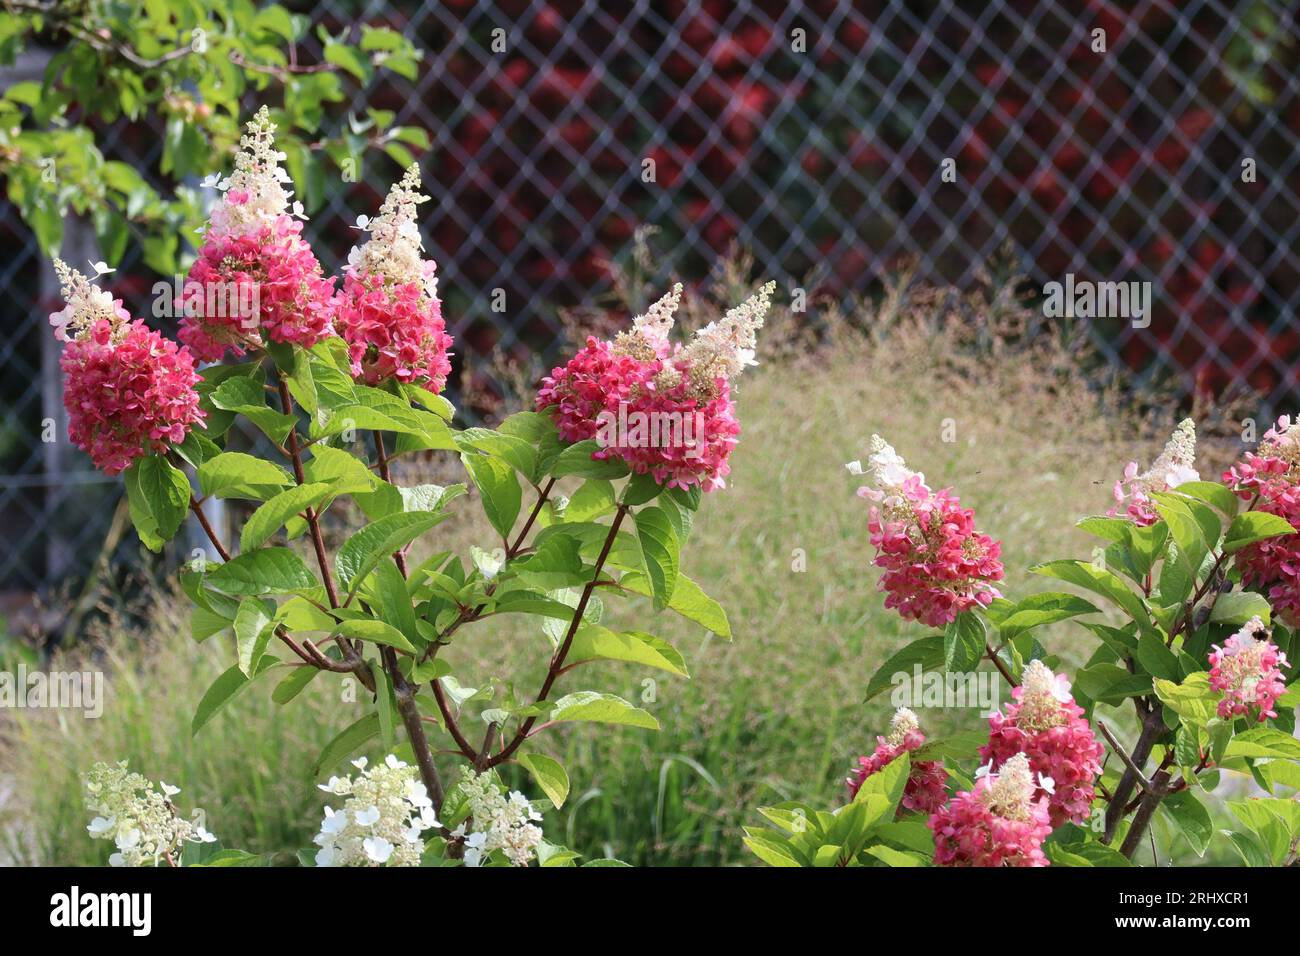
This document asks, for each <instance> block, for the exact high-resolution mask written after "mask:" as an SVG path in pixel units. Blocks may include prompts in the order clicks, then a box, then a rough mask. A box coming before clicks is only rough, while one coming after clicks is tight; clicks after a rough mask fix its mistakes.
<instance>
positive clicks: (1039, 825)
mask: <svg viewBox="0 0 1300 956" xmlns="http://www.w3.org/2000/svg"><path fill="white" fill-rule="evenodd" d="M1034 793H1035V786H1034V779H1033V775H1032V773H1031V772H1030V770H1029V759H1028V758H1027V757H1026V756H1025V755H1024V754H1018V755H1016V756H1014V757H1012V758H1011V759H1010V760H1008V761H1007V762H1006V763H1005V764H1003V766H1002V770H1001V771H1000V772H998V773H992V774H986V775H985V776H982V777H980V778H979V779H978V780H976V781H975V787H974V789H972V790H967V791H963V792H962V793H959V794H957V796H955V797H953V798H952V800H951V801H950V802H949V803H948V805H947V806H945V807H942V808H940V809H939V810H938V811H936V812H935V813H934V815H932V816H931V817H930V820H929V823H928V824H927V826H929V828H930V829H931V830H932V831H933V832H934V862H935V864H936V865H937V866H1047V865H1048V862H1047V857H1046V856H1045V855H1044V854H1043V850H1042V845H1043V841H1044V840H1046V839H1047V837H1048V836H1049V835H1050V834H1051V832H1052V825H1051V823H1050V822H1049V817H1048V809H1047V801H1046V800H1044V799H1041V798H1039V799H1035V798H1034Z"/></svg>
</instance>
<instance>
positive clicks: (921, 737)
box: [845, 707, 948, 815]
mask: <svg viewBox="0 0 1300 956" xmlns="http://www.w3.org/2000/svg"><path fill="white" fill-rule="evenodd" d="M923 743H925V734H923V733H921V728H920V724H919V722H918V721H917V719H916V714H914V713H913V712H912V711H910V710H908V709H907V708H906V707H900V708H898V710H897V712H896V713H895V714H894V717H893V720H891V721H890V725H889V735H888V736H887V737H877V738H876V749H875V751H874V752H873V753H871V754H870V755H869V756H866V757H859V758H858V766H857V768H856V769H855V770H854V771H853V772H852V773H851V774H850V775H849V778H848V780H846V781H845V782H846V783H847V784H848V787H849V797H850V798H852V797H854V796H856V795H857V792H858V791H859V790H860V789H861V788H862V784H863V783H864V782H865V781H866V779H867V778H868V777H870V776H871V775H873V774H876V773H879V772H880V771H881V770H883V769H884V768H885V767H886V766H888V765H889V764H890V763H892V762H893V761H894V760H895V759H897V758H898V756H899V754H904V753H911V752H912V751H913V750H916V749H917V748H918V747H920V746H921V745H922V744H923ZM947 782H948V774H947V773H946V772H945V771H944V769H943V762H942V761H939V760H914V761H912V766H911V768H910V769H909V771H908V775H907V783H906V784H905V785H904V787H903V798H902V800H900V801H899V807H898V813H899V814H900V815H901V814H902V813H903V812H904V811H906V810H914V811H920V812H922V813H926V814H930V813H933V812H934V811H936V810H938V809H939V808H940V807H942V806H943V804H944V801H945V800H947V799H948V793H947V791H946V790H945V789H944V786H945V785H946V784H947Z"/></svg>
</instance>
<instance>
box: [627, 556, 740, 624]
mask: <svg viewBox="0 0 1300 956" xmlns="http://www.w3.org/2000/svg"><path fill="white" fill-rule="evenodd" d="M618 584H619V587H621V588H624V589H626V590H628V591H632V592H634V593H636V594H640V595H643V596H644V597H650V594H651V591H650V582H649V581H648V580H647V579H646V576H645V575H644V574H643V573H641V572H639V571H629V572H628V573H626V574H624V575H623V576H622V577H621V578H619V582H618ZM668 610H670V611H675V612H676V613H678V614H680V615H681V616H682V617H684V618H686V619H687V620H688V621H694V622H695V623H696V624H701V625H703V626H704V627H706V628H708V629H709V630H710V631H712V632H713V633H714V634H717V635H718V636H719V637H722V638H725V639H727V640H728V641H729V640H731V624H730V623H729V622H728V621H727V612H726V611H725V610H724V609H723V607H722V605H721V604H719V603H718V602H717V601H715V600H713V598H711V597H709V596H708V595H707V594H705V593H704V591H703V590H702V589H701V588H700V586H699V585H698V584H696V583H695V582H694V581H693V580H691V579H690V578H688V577H687V576H686V575H684V574H678V575H677V586H676V587H675V588H673V596H672V599H671V600H670V601H669V602H668Z"/></svg>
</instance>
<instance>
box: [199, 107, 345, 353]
mask: <svg viewBox="0 0 1300 956" xmlns="http://www.w3.org/2000/svg"><path fill="white" fill-rule="evenodd" d="M274 133H275V124H273V123H272V122H271V118H270V114H269V113H268V112H267V109H266V107H265V106H264V107H262V108H261V109H260V110H258V111H257V115H256V116H254V117H253V119H252V120H250V121H249V123H248V125H247V127H246V132H245V134H244V136H243V137H242V138H241V139H240V141H239V146H240V149H239V153H238V155H237V156H236V157H235V170H234V172H233V173H232V174H231V175H230V176H229V177H228V178H226V179H220V180H216V181H215V182H213V183H212V185H214V186H215V187H216V188H217V189H218V190H220V191H221V192H222V196H221V198H220V199H219V200H218V201H217V203H216V206H215V207H214V208H213V210H212V214H211V221H210V226H209V228H208V231H207V234H206V236H205V237H204V240H203V246H202V248H201V249H200V250H199V255H198V258H197V259H196V260H195V262H194V265H193V266H191V267H190V273H189V276H188V278H187V279H186V281H185V286H184V288H183V290H182V294H181V297H180V300H179V303H178V304H179V305H180V307H181V308H182V309H183V311H184V317H183V318H182V319H181V326H180V331H179V335H180V339H181V341H182V342H184V343H185V344H186V345H188V346H189V347H190V348H191V349H192V350H193V351H194V354H195V355H197V356H198V357H199V358H200V359H202V360H203V361H205V362H216V361H220V360H221V358H222V357H223V356H224V355H225V354H226V352H227V351H230V352H233V353H234V354H235V355H242V354H244V352H245V351H246V350H248V349H257V348H263V347H265V346H266V345H268V344H270V343H272V342H278V343H292V344H295V345H301V346H303V347H304V348H310V347H311V346H312V345H314V344H315V343H316V342H317V341H318V340H319V339H321V338H322V337H323V336H325V335H328V334H329V332H330V320H331V318H332V316H333V312H334V304H333V295H334V285H333V281H332V280H330V279H327V278H326V277H325V276H324V275H323V274H322V272H321V266H320V263H319V262H318V261H317V260H316V255H315V253H313V252H312V250H311V246H309V245H308V244H307V242H306V240H304V239H303V238H302V222H301V221H299V218H300V217H301V215H302V206H301V203H294V207H293V212H292V213H291V212H290V208H289V200H290V197H291V196H292V193H291V192H290V191H289V190H286V189H285V186H286V184H289V183H290V179H289V175H288V173H286V172H285V170H284V168H283V167H281V165H280V163H281V162H282V161H283V160H284V159H285V154H284V153H282V152H280V151H279V150H277V149H276V148H275V140H274ZM296 217H298V218H296Z"/></svg>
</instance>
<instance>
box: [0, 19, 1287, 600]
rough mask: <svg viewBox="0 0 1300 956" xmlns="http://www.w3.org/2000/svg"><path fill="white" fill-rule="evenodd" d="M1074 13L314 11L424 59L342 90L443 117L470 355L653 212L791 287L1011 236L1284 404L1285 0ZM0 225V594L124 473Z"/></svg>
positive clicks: (1152, 366) (152, 140) (1187, 378)
mask: <svg viewBox="0 0 1300 956" xmlns="http://www.w3.org/2000/svg"><path fill="white" fill-rule="evenodd" d="M615 6H617V7H619V9H614V7H615ZM1066 6H1067V5H1060V6H1057V5H1050V4H1041V3H1036V2H1027V0H1025V2H1021V0H981V2H971V3H967V2H955V0H943V2H916V0H910V2H877V3H868V2H862V3H847V2H807V3H794V4H791V3H785V2H755V0H738V2H733V0H729V2H722V0H665V2H659V3H649V2H637V3H632V4H626V5H608V4H600V3H595V2H577V0H572V2H553V3H547V2H541V0H533V2H527V0H514V2H506V3H502V4H493V5H486V4H477V3H469V2H455V0H452V2H444V3H437V2H433V0H426V2H419V3H366V4H361V3H346V2H341V0H326V2H324V3H319V4H310V5H303V6H302V7H301V9H302V10H303V12H307V13H310V15H311V16H312V17H313V18H314V19H316V20H317V21H318V22H320V23H323V24H325V25H326V26H327V27H329V28H330V29H332V30H333V31H335V32H336V33H337V31H338V29H340V28H341V27H343V26H346V25H347V24H353V23H356V22H358V21H367V22H370V23H386V24H388V25H391V26H393V27H395V28H398V29H400V30H402V31H403V32H405V33H407V34H408V35H411V36H413V37H414V38H416V39H417V40H418V42H419V43H420V45H421V46H423V47H424V48H425V50H426V54H425V59H424V62H423V64H422V67H421V69H420V72H419V75H418V77H417V78H416V79H415V80H414V81H413V82H410V83H407V82H404V81H400V80H399V81H397V82H393V81H391V80H386V81H384V82H383V83H382V84H380V85H374V86H372V87H371V88H369V89H366V90H363V91H360V92H358V93H357V94H356V97H355V99H354V102H353V103H352V107H353V109H354V110H356V111H357V112H362V111H363V110H364V108H365V107H367V106H369V107H375V108H380V109H390V110H393V111H395V112H396V114H397V120H396V121H397V122H398V123H402V124H407V125H418V126H422V127H424V128H425V129H427V130H428V131H429V133H430V135H431V139H432V148H431V150H430V151H429V153H428V154H427V155H426V156H423V157H421V158H422V165H423V168H424V171H425V178H426V182H428V183H429V184H430V186H431V190H432V192H433V195H434V200H435V201H434V202H433V203H431V204H430V206H429V207H425V209H427V210H428V212H427V218H426V245H427V246H428V247H429V248H430V249H431V250H432V254H433V255H434V257H435V258H436V259H437V261H438V263H439V269H440V276H441V278H440V290H442V292H443V295H444V297H445V307H444V312H445V314H446V315H447V316H448V319H449V325H450V326H451V330H452V332H453V334H454V335H455V336H456V339H457V351H458V352H459V353H460V359H459V361H461V362H464V361H467V360H468V361H471V362H472V361H474V359H475V357H476V356H482V355H484V354H486V353H488V352H490V351H492V350H493V349H494V348H497V347H502V348H506V349H511V348H515V349H520V350H523V349H527V350H529V351H533V352H538V351H540V352H541V353H542V354H544V355H551V354H553V351H554V344H555V341H556V338H557V334H558V331H559V327H558V322H557V309H558V308H559V307H562V306H566V305H571V304H577V303H580V302H584V301H590V299H591V298H592V296H594V295H596V294H599V293H600V292H601V291H602V290H604V289H606V288H607V287H608V283H609V278H608V263H609V262H610V261H616V260H618V258H619V257H620V256H621V255H624V254H626V250H627V248H628V245H629V240H630V238H631V236H632V235H633V232H634V230H635V229H636V228H637V226H638V225H640V224H650V225H653V226H655V227H657V228H658V229H659V230H660V232H659V234H658V237H657V248H658V249H659V250H660V253H661V256H662V262H661V263H660V265H661V267H662V271H663V273H664V275H665V276H667V275H669V274H672V273H675V274H678V275H680V276H682V277H683V278H685V279H687V280H692V279H699V278H701V277H702V276H703V275H704V274H705V273H706V272H707V269H708V267H709V265H710V264H711V263H712V262H713V261H714V260H715V259H716V257H717V256H718V254H719V253H720V252H722V251H724V250H726V249H727V248H728V247H729V246H730V245H731V244H732V243H736V244H738V245H739V246H741V247H744V248H748V249H750V250H752V251H753V253H754V254H755V258H756V260H757V270H758V271H760V272H761V273H762V274H763V275H766V276H772V277H774V278H776V279H777V280H778V281H779V282H780V283H782V284H783V285H784V286H785V287H786V289H787V290H789V289H791V288H792V287H796V286H798V287H805V288H810V289H811V288H816V289H819V290H821V291H823V292H829V293H832V294H837V295H844V296H847V295H849V294H851V293H859V292H871V291H872V290H873V289H875V288H878V286H879V284H880V282H881V280H882V278H883V277H885V276H887V275H888V274H890V273H891V272H892V271H894V270H896V269H898V268H899V267H900V265H901V264H902V263H903V262H904V261H908V260H914V261H915V263H916V265H917V267H918V269H919V272H920V274H921V275H922V276H924V277H927V278H932V279H936V280H943V281H947V282H952V283H956V284H959V285H960V284H963V283H967V282H969V281H971V279H972V278H973V277H974V276H975V275H976V274H977V273H978V271H979V270H980V269H981V267H982V266H983V265H984V264H985V263H986V262H987V261H988V260H989V259H990V257H992V256H994V255H995V254H996V253H998V252H999V250H1001V249H1003V248H1008V249H1010V251H1011V252H1012V253H1013V255H1014V256H1015V257H1016V258H1017V259H1018V260H1019V261H1020V262H1021V263H1022V264H1023V266H1024V268H1025V269H1026V270H1027V271H1028V273H1029V275H1030V277H1031V279H1032V281H1033V282H1034V283H1035V284H1036V285H1037V286H1039V287H1040V288H1041V286H1042V285H1043V284H1044V283H1046V282H1049V281H1062V280H1063V279H1064V278H1065V276H1066V275H1067V274H1069V273H1074V274H1075V275H1076V276H1077V277H1078V278H1080V279H1089V280H1094V281H1148V282H1150V283H1151V288H1152V306H1153V308H1152V313H1151V316H1150V322H1149V324H1145V323H1144V322H1136V323H1135V322H1131V321H1126V320H1124V319H1115V318H1110V319H1097V320H1095V321H1094V322H1093V323H1092V330H1093V334H1094V337H1095V340H1096V344H1097V346H1098V347H1099V349H1100V350H1101V352H1102V353H1103V354H1104V355H1105V356H1106V358H1107V359H1108V360H1109V361H1110V362H1112V363H1113V364H1115V365H1116V366H1117V367H1121V368H1123V369H1125V370H1126V375H1127V376H1128V377H1129V378H1130V380H1131V381H1133V382H1134V383H1135V384H1136V385H1137V386H1138V387H1141V386H1142V385H1143V384H1145V383H1148V382H1150V381H1153V380H1155V379H1158V378H1163V379H1168V380H1170V381H1172V382H1173V383H1175V384H1176V385H1177V386H1178V387H1179V388H1181V389H1182V390H1183V391H1184V392H1185V393H1186V392H1188V391H1190V390H1192V389H1194V388H1198V387H1199V388H1205V389H1222V388H1224V387H1226V386H1230V385H1245V386H1249V387H1251V388H1253V389H1256V390H1258V391H1259V392H1260V394H1261V395H1262V396H1263V397H1264V400H1265V406H1266V407H1265V409H1262V413H1265V414H1266V413H1267V412H1268V411H1269V410H1270V409H1271V408H1272V406H1273V405H1275V404H1277V403H1279V402H1281V401H1282V400H1284V399H1285V398H1287V397H1288V396H1292V395H1294V394H1296V393H1297V391H1300V390H1298V389H1297V379H1298V376H1300V371H1298V369H1297V365H1296V362H1295V359H1296V358H1297V355H1298V354H1300V348H1297V345H1298V343H1300V334H1298V332H1300V330H1298V329H1297V325H1296V322H1295V313H1296V307H1297V304H1298V302H1300V274H1298V270H1300V244H1298V243H1297V238H1300V200H1298V199H1297V196H1298V195H1300V189H1297V186H1298V185H1300V172H1298V171H1297V166H1298V165H1300V149H1297V145H1298V143H1297V141H1298V140H1300V95H1298V84H1300V71H1298V70H1297V59H1298V58H1300V50H1298V44H1297V33H1298V32H1300V31H1298V30H1297V25H1296V20H1295V14H1296V10H1295V7H1294V5H1291V4H1286V3H1281V2H1273V0H1246V2H1238V3H1228V2H1220V0H1187V2H1181V3H1170V2H1163V0H1154V2H1136V3H1131V4H1129V5H1127V8H1126V9H1123V10H1121V9H1120V8H1119V6H1118V5H1114V4H1110V3H1104V2H1087V3H1080V4H1072V5H1069V7H1070V8H1071V9H1067V8H1066ZM309 46H310V44H309ZM318 52H319V51H314V50H311V49H308V50H306V51H304V54H303V55H304V56H305V57H307V58H310V57H311V56H312V55H315V54H316V53H318ZM250 106H251V104H250ZM104 141H105V142H106V143H107V149H106V150H105V151H106V153H107V154H109V155H110V156H112V157H113V158H119V159H124V160H126V161H128V162H132V163H134V164H137V165H138V166H139V167H140V168H142V169H146V168H152V167H153V166H154V162H153V160H154V159H155V157H154V156H153V155H152V153H153V151H154V150H156V149H157V141H158V138H157V137H156V136H155V137H150V136H148V135H140V131H139V130H134V131H125V130H121V129H110V130H107V131H105V137H104ZM945 170H946V171H947V172H948V175H947V176H945ZM397 172H398V167H397V165H396V163H392V162H390V161H389V160H387V159H383V158H377V159H374V160H373V161H371V162H370V163H369V164H368V166H367V168H366V169H365V172H364V175H363V177H362V181H361V182H360V183H359V184H357V186H356V187H355V188H351V189H348V190H347V191H343V190H336V191H332V198H331V199H330V200H329V202H328V204H327V206H326V208H325V209H324V210H322V211H321V212H319V213H318V214H317V215H316V216H315V217H314V219H313V221H312V223H311V225H310V231H311V233H312V237H313V239H314V241H316V242H318V243H319V244H320V247H321V248H322V249H327V250H329V251H330V252H332V253H333V254H334V256H335V263H337V262H338V261H339V260H340V258H341V257H342V255H343V254H344V253H345V252H346V249H347V247H348V246H349V245H350V244H351V242H352V241H353V239H354V237H355V233H354V232H352V231H351V230H350V229H349V226H350V225H351V223H352V222H353V221H354V219H355V217H356V216H357V215H358V214H360V213H371V212H373V210H374V208H375V207H376V206H377V205H378V203H379V201H380V200H381V198H382V195H383V192H384V191H385V190H386V188H387V184H388V183H389V182H390V181H391V180H392V179H393V178H394V177H395V175H396V174H397ZM949 180H951V181H949ZM0 222H2V223H3V227H2V233H3V235H4V236H5V240H6V243H7V246H8V247H9V253H8V255H6V256H5V257H4V260H3V262H0V309H3V310H4V313H5V316H4V320H5V328H6V329H7V330H8V334H7V335H6V336H5V338H4V340H3V341H0V400H2V401H3V404H4V408H3V412H4V423H5V424H4V429H3V432H0V474H3V477H0V517H3V520H4V523H5V527H6V531H5V535H4V537H5V543H4V544H3V545H0V588H4V589H37V588H41V587H42V586H44V585H46V584H48V583H49V582H50V581H51V580H57V579H59V578H61V577H65V576H75V575H77V574H79V573H81V572H84V570H85V567H86V563H87V562H88V561H90V560H92V559H93V558H94V557H95V555H96V554H97V553H98V543H99V542H100V541H102V539H103V535H104V531H105V527H106V525H107V523H108V521H109V518H110V517H111V514H112V510H113V507H114V503H115V501H116V500H117V494H118V493H117V490H116V487H115V485H112V484H104V483H101V482H98V481H97V480H96V478H95V476H94V475H93V474H92V473H90V472H89V469H88V466H87V464H86V463H85V462H84V460H83V459H81V458H79V457H78V456H75V455H69V453H68V452H67V451H66V450H64V451H63V452H62V453H61V454H55V453H52V452H51V450H50V447H49V446H48V445H47V444H45V443H43V442H42V441H41V437H42V436H41V423H42V420H43V419H44V418H45V417H46V416H47V415H50V414H51V410H52V409H55V408H57V404H58V391H57V389H58V383H57V376H56V375H54V372H53V368H52V365H53V362H54V361H55V360H56V357H57V352H56V351H55V350H54V349H52V348H51V347H50V345H49V343H48V341H47V340H48V335H47V330H46V327H45V316H46V315H47V314H48V313H49V312H50V311H51V308H52V307H53V305H54V304H53V303H51V302H49V301H41V294H40V285H39V280H38V276H39V272H40V268H41V257H40V254H39V251H38V250H37V248H36V246H35V244H34V242H33V241H32V239H31V237H30V235H29V234H28V233H26V231H25V230H24V229H23V227H22V226H21V224H20V223H19V221H18V220H17V217H16V216H15V215H14V211H13V209H12V208H11V207H9V206H8V205H0ZM67 257H68V258H73V257H74V256H73V255H72V254H69V255H68V256H67ZM77 258H81V259H84V258H86V256H84V255H82V256H77ZM322 258H326V254H325V253H323V254H322ZM326 261H327V262H328V259H327V260H326ZM132 270H136V271H137V272H140V271H142V267H141V266H139V264H138V258H137V257H136V256H135V255H134V254H133V253H131V254H128V257H127V261H126V262H125V263H124V264H123V267H122V271H123V272H124V273H130V272H131V271H132ZM148 281H152V279H149V280H148ZM145 288H147V285H146V286H145ZM497 290H501V291H500V292H498V291H497ZM494 304H495V305H497V306H498V307H501V306H504V310H503V311H494V310H493V305H494Z"/></svg>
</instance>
